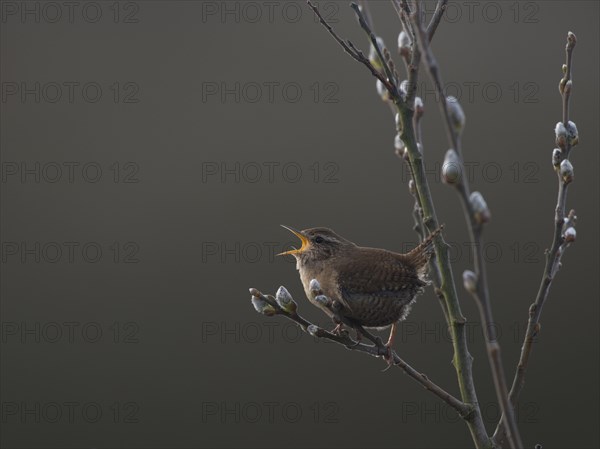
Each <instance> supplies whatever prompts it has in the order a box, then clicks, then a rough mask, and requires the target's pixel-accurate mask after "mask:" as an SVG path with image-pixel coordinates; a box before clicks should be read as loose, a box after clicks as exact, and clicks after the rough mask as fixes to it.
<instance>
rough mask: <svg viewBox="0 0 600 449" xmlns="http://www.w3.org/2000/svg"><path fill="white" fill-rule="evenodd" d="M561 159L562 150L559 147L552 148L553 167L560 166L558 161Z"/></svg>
mask: <svg viewBox="0 0 600 449" xmlns="http://www.w3.org/2000/svg"><path fill="white" fill-rule="evenodd" d="M561 161H562V150H561V149H560V148H555V149H554V150H552V165H554V168H558V167H560V162H561Z"/></svg>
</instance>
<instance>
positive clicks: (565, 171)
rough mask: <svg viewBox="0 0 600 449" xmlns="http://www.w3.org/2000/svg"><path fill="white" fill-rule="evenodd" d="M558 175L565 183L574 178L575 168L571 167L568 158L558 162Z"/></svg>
mask: <svg viewBox="0 0 600 449" xmlns="http://www.w3.org/2000/svg"><path fill="white" fill-rule="evenodd" d="M560 176H561V177H562V179H563V181H564V183H565V184H569V183H571V182H573V180H574V179H575V170H574V169H573V165H572V164H571V161H569V160H568V159H565V160H564V161H562V162H561V163H560Z"/></svg>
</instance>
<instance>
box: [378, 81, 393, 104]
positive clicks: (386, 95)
mask: <svg viewBox="0 0 600 449" xmlns="http://www.w3.org/2000/svg"><path fill="white" fill-rule="evenodd" d="M375 87H376V88H377V95H379V96H380V97H381V99H382V100H383V101H388V100H389V99H390V92H389V91H388V90H387V87H385V84H383V83H382V82H381V80H379V79H378V80H377V81H376V82H375Z"/></svg>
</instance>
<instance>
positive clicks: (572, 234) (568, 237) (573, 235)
mask: <svg viewBox="0 0 600 449" xmlns="http://www.w3.org/2000/svg"><path fill="white" fill-rule="evenodd" d="M563 238H564V239H565V242H567V243H573V242H574V241H575V240H576V239H577V231H575V228H574V227H572V226H570V227H568V228H567V230H566V231H565V233H564V235H563Z"/></svg>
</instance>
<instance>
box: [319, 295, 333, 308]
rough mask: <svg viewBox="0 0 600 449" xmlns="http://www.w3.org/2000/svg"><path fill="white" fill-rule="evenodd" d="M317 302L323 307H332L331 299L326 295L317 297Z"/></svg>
mask: <svg viewBox="0 0 600 449" xmlns="http://www.w3.org/2000/svg"><path fill="white" fill-rule="evenodd" d="M315 302H316V303H317V304H319V305H320V306H322V307H331V299H329V298H328V297H327V296H325V295H317V296H315Z"/></svg>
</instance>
